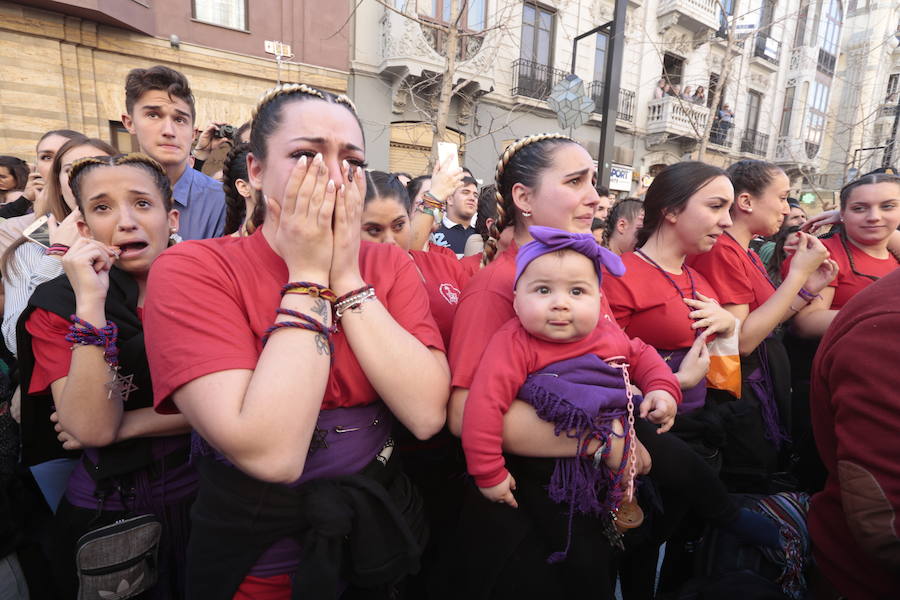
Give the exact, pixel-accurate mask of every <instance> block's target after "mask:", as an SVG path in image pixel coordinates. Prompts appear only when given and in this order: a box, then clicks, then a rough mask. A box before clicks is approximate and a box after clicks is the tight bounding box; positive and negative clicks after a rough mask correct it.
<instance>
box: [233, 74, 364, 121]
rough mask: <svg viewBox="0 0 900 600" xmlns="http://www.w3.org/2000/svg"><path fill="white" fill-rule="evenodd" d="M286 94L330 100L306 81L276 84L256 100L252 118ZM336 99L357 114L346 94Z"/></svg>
mask: <svg viewBox="0 0 900 600" xmlns="http://www.w3.org/2000/svg"><path fill="white" fill-rule="evenodd" d="M286 94H305V95H307V96H314V97H316V98H318V99H320V100H325V101H326V102H327V101H328V98H327V97H326V96H325V93H324V92H322V90H318V89H316V88H314V87H312V86H309V85H306V84H305V83H282V84H279V85H276V86H275V87H273V88H272V89H270V90H268V91H266V92H263V94H262V95H261V96H260V97H259V100H258V101H257V102H256V107H255V108H254V109H253V113H252V115H251V117H250V118H251V120H255V119H256V115H257V114H259V111H260V109H262V108H263V107H264V106H265V105H266V104H268V103H269V102H271V101H272V100H274V99H275V98H278V97H279V96H284V95H286ZM333 98H334V101H335V102H336V103H337V104H343V105H344V106H346V107H348V108H349V109H350V110H351V111H352V112H353V114H356V105H355V104H353V101H352V100H350V98H348V97H347V96H345V95H344V94H340V95H335V96H333Z"/></svg>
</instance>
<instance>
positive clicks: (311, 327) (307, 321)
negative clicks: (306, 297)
mask: <svg viewBox="0 0 900 600" xmlns="http://www.w3.org/2000/svg"><path fill="white" fill-rule="evenodd" d="M275 314H277V315H286V316H288V317H294V318H295V319H300V321H277V322H276V323H274V324H272V325H271V326H270V327H269V328H268V329H266V331H265V333H263V338H262V343H263V346H265V345H266V342H268V341H269V337H270V336H271V335H272V334H273V333H275V332H276V331H278V330H279V329H284V328H286V327H293V328H295V329H306V330H308V331H315V332H316V333H319V334H321V335H323V336H324V337H325V339H326V340H327V341H328V354H329V356H331V360H332V361H333V360H334V343H333V342H332V341H331V334H333V333H335V332H336V331H337V326H336V325H332V326H330V327H328V326H326V325H325V324H324V323H322V322H321V321H318V320H316V319H314V318H313V317H310V316H309V315H307V314H304V313H301V312H297V311H296V310H291V309H289V308H277V309H275ZM319 343H320V342H319V341H318V339H317V341H316V345H317V346H318V345H319Z"/></svg>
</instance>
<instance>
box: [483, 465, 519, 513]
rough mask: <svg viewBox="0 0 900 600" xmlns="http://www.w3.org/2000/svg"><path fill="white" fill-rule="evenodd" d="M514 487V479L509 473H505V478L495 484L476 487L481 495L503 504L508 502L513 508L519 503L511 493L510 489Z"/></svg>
mask: <svg viewBox="0 0 900 600" xmlns="http://www.w3.org/2000/svg"><path fill="white" fill-rule="evenodd" d="M514 489H516V480H515V479H513V476H512V474H511V473H507V474H506V479H504V480H503V481H501V482H500V483H498V484H497V485H492V486H491V487H486V488H485V487H480V488H478V490H479V491H480V492H481V493H482V495H483V496H484V497H485V498H487V499H488V500H490V501H491V502H502V503H504V504H509V505H510V506H512V507H513V508H519V504H518V502H516V497H515V496H513V493H512V490H514Z"/></svg>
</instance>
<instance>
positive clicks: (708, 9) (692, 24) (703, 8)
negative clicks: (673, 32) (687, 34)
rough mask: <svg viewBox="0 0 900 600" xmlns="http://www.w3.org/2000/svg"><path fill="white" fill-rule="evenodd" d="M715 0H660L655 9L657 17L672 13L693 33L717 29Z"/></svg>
mask: <svg viewBox="0 0 900 600" xmlns="http://www.w3.org/2000/svg"><path fill="white" fill-rule="evenodd" d="M717 7H718V2H717V1H716V0H660V3H659V8H658V9H657V11H656V16H657V17H658V18H663V17H666V16H668V15H670V14H673V13H674V15H675V16H676V17H677V18H678V19H677V22H678V24H679V25H681V26H683V27H685V28H687V29H690V30H691V31H693V32H695V33H706V32H707V31H710V30H711V31H716V30H717V29H719V19H718V16H717V14H718V13H717Z"/></svg>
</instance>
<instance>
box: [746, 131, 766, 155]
mask: <svg viewBox="0 0 900 600" xmlns="http://www.w3.org/2000/svg"><path fill="white" fill-rule="evenodd" d="M768 147H769V136H768V134H765V133H760V132H759V131H756V130H755V129H747V130H745V131H744V135H743V136H741V152H746V153H747V154H755V155H756V156H765V155H766V150H767V148H768Z"/></svg>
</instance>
